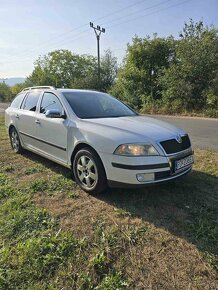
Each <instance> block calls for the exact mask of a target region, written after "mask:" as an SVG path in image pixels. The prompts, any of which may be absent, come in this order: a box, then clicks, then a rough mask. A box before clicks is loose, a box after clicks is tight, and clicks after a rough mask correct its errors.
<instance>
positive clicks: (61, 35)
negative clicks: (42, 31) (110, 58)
mask: <svg viewBox="0 0 218 290" xmlns="http://www.w3.org/2000/svg"><path fill="white" fill-rule="evenodd" d="M146 1H148V0H141V1H138V2H136V3H133V4H130V5H127V6H126V7H123V8H122V9H118V10H115V11H113V12H112V13H109V14H106V15H104V16H102V17H99V18H97V19H94V21H98V20H101V19H105V18H108V17H110V16H111V15H114V14H117V13H119V12H121V11H124V10H127V9H129V8H131V7H134V6H136V5H139V4H141V3H143V2H146ZM87 25H88V23H86V24H82V25H80V26H78V27H76V28H73V29H71V30H69V31H67V32H64V33H61V34H59V35H57V36H55V37H52V38H50V39H49V40H47V41H45V42H43V43H41V44H39V45H38V46H34V47H32V48H29V49H28V50H24V51H23V52H22V54H20V55H19V56H21V57H22V56H26V53H29V52H30V51H35V50H36V49H38V48H44V45H45V44H47V43H49V46H50V42H51V41H52V40H56V39H58V38H61V37H63V36H64V35H67V34H70V33H72V32H73V31H77V30H79V29H81V28H83V27H86V26H87ZM87 31H88V30H87ZM55 44H56V43H55ZM55 44H52V45H55ZM46 47H47V46H46ZM28 55H29V54H28ZM16 57H17V55H16Z"/></svg>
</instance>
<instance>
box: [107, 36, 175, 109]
mask: <svg viewBox="0 0 218 290" xmlns="http://www.w3.org/2000/svg"><path fill="white" fill-rule="evenodd" d="M173 58H174V42H173V39H172V38H171V37H169V38H167V39H164V38H159V37H157V36H156V35H154V38H153V39H152V40H151V39H150V38H149V37H146V38H144V39H142V38H139V37H137V36H136V37H134V38H133V43H132V45H128V49H127V56H126V59H125V62H124V65H123V67H122V68H121V69H120V71H119V73H118V81H117V83H116V84H115V86H114V87H113V88H112V90H111V92H112V93H114V94H115V95H118V96H119V97H120V98H121V99H122V100H123V101H125V102H127V103H128V104H129V105H131V106H133V107H135V108H137V109H140V108H141V107H142V106H143V104H145V103H147V102H148V100H149V99H151V98H152V99H158V98H159V97H160V90H161V88H160V85H159V84H158V83H157V79H158V78H159V77H160V75H161V72H162V69H163V68H165V67H168V66H169V65H170V63H171V61H172V59H173Z"/></svg>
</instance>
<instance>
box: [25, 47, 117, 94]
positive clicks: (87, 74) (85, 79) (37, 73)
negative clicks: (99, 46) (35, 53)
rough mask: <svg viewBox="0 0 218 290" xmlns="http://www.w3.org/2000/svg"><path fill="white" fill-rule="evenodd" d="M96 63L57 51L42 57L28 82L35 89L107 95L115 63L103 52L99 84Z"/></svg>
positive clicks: (110, 55)
mask: <svg viewBox="0 0 218 290" xmlns="http://www.w3.org/2000/svg"><path fill="white" fill-rule="evenodd" d="M97 69H98V66H97V59H96V57H94V56H91V55H77V54H73V53H72V52H71V51H69V50H63V49H61V50H56V51H52V52H50V53H48V54H47V55H44V56H41V57H39V58H38V59H37V61H36V62H35V67H34V70H33V72H32V74H31V75H30V76H29V80H30V81H31V82H32V83H33V84H34V85H53V86H55V87H63V86H64V87H73V88H86V89H100V90H103V91H106V90H107V89H108V88H109V87H110V86H112V84H113V83H114V79H115V77H116V70H117V60H116V58H115V57H113V56H112V53H111V51H109V50H108V51H106V52H105V55H103V57H102V60H101V77H102V79H101V82H100V84H99V82H98V73H97Z"/></svg>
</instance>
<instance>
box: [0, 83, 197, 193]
mask: <svg viewBox="0 0 218 290" xmlns="http://www.w3.org/2000/svg"><path fill="white" fill-rule="evenodd" d="M5 124H6V126H7V130H8V134H9V136H10V140H11V146H12V148H13V150H14V151H15V152H16V153H20V152H21V151H22V150H23V149H27V150H30V151H33V152H35V153H37V154H39V155H42V156H44V157H46V158H48V159H51V160H53V161H55V162H57V163H59V164H62V165H64V166H66V167H69V168H72V170H73V173H74V176H75V180H76V182H77V183H78V184H79V186H80V187H81V188H82V189H83V190H85V191H86V192H89V193H99V192H102V191H104V190H105V189H106V187H107V186H108V185H109V186H111V187H113V186H114V187H124V186H127V187H137V186H144V185H147V184H154V183H159V182H165V181H169V180H172V179H176V178H178V177H180V176H182V175H185V174H186V173H188V172H190V171H191V169H192V164H193V151H192V147H191V142H190V139H189V136H188V134H187V133H186V132H184V131H183V130H182V129H179V128H176V127H174V126H173V125H170V124H168V123H165V122H162V121H159V120H156V119H153V118H149V117H145V116H141V115H139V114H138V113H136V112H135V111H134V110H132V109H131V108H129V107H128V106H126V105H125V104H124V103H122V102H120V101H119V100H117V99H116V98H114V97H112V96H110V95H108V94H105V93H101V92H97V91H89V90H74V89H55V88H54V87H49V86H48V87H47V86H44V87H30V88H26V89H24V90H23V91H22V92H20V93H19V94H18V95H17V96H16V97H15V99H14V100H13V101H12V103H11V105H10V107H9V108H8V109H7V110H6V111H5Z"/></svg>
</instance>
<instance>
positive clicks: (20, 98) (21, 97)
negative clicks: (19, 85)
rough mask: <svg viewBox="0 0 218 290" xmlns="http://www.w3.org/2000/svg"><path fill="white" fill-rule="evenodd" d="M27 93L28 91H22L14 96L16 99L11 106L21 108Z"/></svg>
mask: <svg viewBox="0 0 218 290" xmlns="http://www.w3.org/2000/svg"><path fill="white" fill-rule="evenodd" d="M25 95H26V92H25V93H20V94H18V95H17V96H16V97H15V98H14V100H13V101H12V103H11V105H10V107H11V108H20V104H21V102H22V100H23V98H24V97H25Z"/></svg>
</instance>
